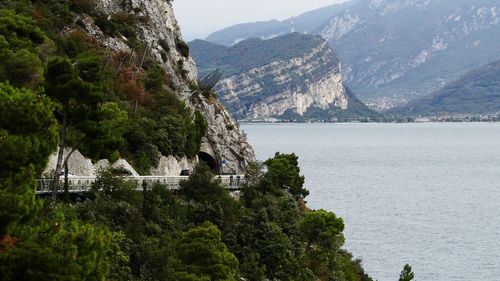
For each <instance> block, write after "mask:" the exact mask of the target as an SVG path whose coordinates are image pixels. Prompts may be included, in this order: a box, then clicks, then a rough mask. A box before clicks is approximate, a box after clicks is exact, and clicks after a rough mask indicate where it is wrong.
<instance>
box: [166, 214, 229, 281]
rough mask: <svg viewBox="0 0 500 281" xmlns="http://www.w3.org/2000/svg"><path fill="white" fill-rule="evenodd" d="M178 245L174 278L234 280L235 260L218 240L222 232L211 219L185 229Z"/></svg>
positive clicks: (216, 280) (217, 280)
mask: <svg viewBox="0 0 500 281" xmlns="http://www.w3.org/2000/svg"><path fill="white" fill-rule="evenodd" d="M178 243H179V244H178V247H177V257H178V259H179V267H178V268H177V269H176V276H177V278H178V279H177V280H213V281H233V280H237V270H238V260H237V259H236V257H235V256H234V255H233V254H232V253H231V252H229V250H228V249H227V247H226V245H224V243H222V241H221V232H220V230H219V229H217V227H215V226H214V225H212V224H210V223H204V224H203V225H202V226H200V227H196V228H193V229H190V230H189V231H187V232H186V233H185V234H184V235H183V236H182V238H181V239H180V241H179V242H178Z"/></svg>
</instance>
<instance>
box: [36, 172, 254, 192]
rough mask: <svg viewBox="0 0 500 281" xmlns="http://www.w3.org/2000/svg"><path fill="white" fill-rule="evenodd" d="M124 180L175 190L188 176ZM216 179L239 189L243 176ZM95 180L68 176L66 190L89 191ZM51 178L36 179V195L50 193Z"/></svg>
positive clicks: (140, 177)
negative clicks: (160, 185)
mask: <svg viewBox="0 0 500 281" xmlns="http://www.w3.org/2000/svg"><path fill="white" fill-rule="evenodd" d="M122 178H123V179H124V180H126V181H135V182H137V187H138V189H141V188H142V186H143V185H144V184H146V186H149V187H151V186H153V185H154V184H162V185H165V186H167V188H169V189H172V190H175V189H179V186H180V182H181V181H183V180H187V179H188V178H189V177H188V176H176V177H159V176H139V177H122ZM216 179H219V180H220V181H221V184H222V185H223V186H224V187H226V188H228V189H233V190H238V189H240V188H241V187H242V186H243V185H244V184H245V183H246V179H245V176H242V175H230V176H228V175H223V176H217V177H216ZM96 180H97V177H95V176H89V177H83V176H77V177H75V176H71V177H69V178H68V192H69V193H84V192H89V191H90V190H91V189H92V185H93V184H94V182H95V181H96ZM52 181H53V180H52V179H39V180H37V183H38V185H37V188H36V194H37V195H44V194H50V193H52ZM62 192H64V178H60V179H59V190H58V193H62Z"/></svg>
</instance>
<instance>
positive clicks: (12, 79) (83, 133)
mask: <svg viewBox="0 0 500 281" xmlns="http://www.w3.org/2000/svg"><path fill="white" fill-rule="evenodd" d="M46 2H50V3H46ZM0 3H1V4H2V5H3V7H9V8H12V9H11V10H6V9H2V10H1V11H0V47H1V48H0V58H1V60H0V81H9V83H10V84H12V85H14V86H16V87H28V88H30V89H33V90H34V91H35V92H36V93H40V94H45V95H47V96H49V97H50V98H51V99H52V100H53V101H54V102H56V104H57V107H56V110H55V116H56V117H57V119H58V120H59V123H60V146H61V147H72V148H73V149H79V150H80V151H81V152H83V153H84V154H85V155H88V156H90V157H91V158H93V159H99V158H109V159H110V160H116V159H117V158H118V157H124V158H126V159H127V160H129V161H130V162H131V163H132V165H133V166H134V167H135V168H136V170H138V171H139V172H140V173H143V174H148V173H149V169H150V167H152V166H155V165H156V164H157V162H158V160H159V157H160V153H161V154H163V155H178V156H184V155H186V156H188V157H193V156H195V155H197V153H198V150H199V147H200V145H201V139H202V137H203V136H204V135H205V134H206V130H207V125H206V122H205V121H204V118H203V116H202V115H201V114H200V113H197V112H195V113H192V112H191V110H190V109H188V108H187V107H186V105H185V104H184V103H183V102H181V101H180V100H178V98H177V97H176V95H175V93H174V92H173V89H170V88H168V86H167V85H170V84H171V82H170V81H169V77H167V75H165V73H164V71H163V69H161V68H160V67H159V66H158V65H157V64H156V63H155V62H154V61H153V60H152V59H151V58H149V57H148V56H145V57H144V58H143V57H142V55H141V57H140V58H139V57H135V56H134V55H133V54H128V53H111V52H109V51H107V50H106V49H105V48H104V47H103V46H101V45H100V44H99V43H98V42H96V41H95V40H93V39H92V38H90V37H89V36H88V35H87V34H86V33H85V31H84V30H82V29H81V28H80V27H79V26H78V25H73V24H72V19H73V18H74V17H75V16H76V15H77V14H78V13H79V12H81V11H85V12H87V13H89V14H90V15H92V16H93V17H94V18H95V19H96V22H97V24H98V25H100V26H101V28H103V30H104V32H105V33H109V34H113V35H116V34H121V35H123V36H125V37H127V38H128V41H129V44H134V45H140V44H138V43H137V42H136V41H137V40H138V39H137V38H136V33H135V28H136V27H135V24H136V23H137V22H138V21H140V20H141V19H135V18H132V16H129V15H123V14H116V15H112V16H111V17H110V18H109V19H108V18H107V17H105V16H104V15H101V14H99V12H97V11H95V10H93V9H92V7H94V6H93V4H92V5H90V4H88V3H86V1H77V2H75V1H44V2H43V3H42V2H39V1H36V2H31V1H14V2H12V1H0ZM68 26H72V29H70V30H69V31H68V30H65V33H66V36H63V35H62V33H61V31H62V29H64V28H65V27H68ZM134 42H135V43H134ZM178 44H179V46H181V45H182V44H181V42H180V41H179V42H178ZM181 47H182V46H181ZM183 50H184V49H183ZM141 54H142V53H141ZM60 151H62V150H60ZM60 157H61V159H58V160H59V161H58V165H57V169H56V173H55V175H58V174H60V172H61V171H62V167H63V166H64V162H65V161H66V160H67V159H62V154H61V155H60Z"/></svg>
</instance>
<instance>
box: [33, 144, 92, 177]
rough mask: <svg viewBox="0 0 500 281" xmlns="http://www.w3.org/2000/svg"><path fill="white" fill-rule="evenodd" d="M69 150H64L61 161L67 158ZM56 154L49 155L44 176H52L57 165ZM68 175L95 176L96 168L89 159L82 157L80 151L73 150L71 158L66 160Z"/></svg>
mask: <svg viewBox="0 0 500 281" xmlns="http://www.w3.org/2000/svg"><path fill="white" fill-rule="evenodd" d="M71 150H72V149H71V148H66V149H64V154H63V159H66V157H68V154H69V153H70V152H71ZM58 153H59V150H58V151H56V152H54V153H53V154H52V155H50V157H49V162H48V164H47V167H46V168H45V170H44V172H43V175H44V176H46V177H52V175H53V174H54V171H55V169H56V165H57V155H58ZM68 174H69V175H73V176H95V175H96V168H95V167H94V165H93V164H92V161H91V160H90V159H89V158H86V157H85V156H83V155H82V154H81V153H80V151H78V150H75V151H74V152H73V153H72V154H71V157H70V158H69V159H68Z"/></svg>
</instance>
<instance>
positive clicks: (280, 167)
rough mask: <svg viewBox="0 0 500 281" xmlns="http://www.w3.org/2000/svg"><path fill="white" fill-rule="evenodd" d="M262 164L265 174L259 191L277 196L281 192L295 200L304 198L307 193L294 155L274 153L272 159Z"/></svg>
mask: <svg viewBox="0 0 500 281" xmlns="http://www.w3.org/2000/svg"><path fill="white" fill-rule="evenodd" d="M264 164H265V165H266V167H267V172H266V173H265V174H264V176H263V178H262V180H261V182H260V189H261V190H262V191H263V192H264V193H265V192H268V191H269V192H271V193H274V194H279V193H280V192H282V191H287V192H289V193H291V194H292V195H293V196H294V197H295V198H296V199H299V198H305V197H306V196H307V195H309V191H307V189H305V188H304V187H303V186H304V176H301V175H300V168H299V164H298V157H297V156H296V155H295V154H293V153H292V154H280V153H276V154H275V156H274V158H271V159H268V160H267V161H266V162H264Z"/></svg>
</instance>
